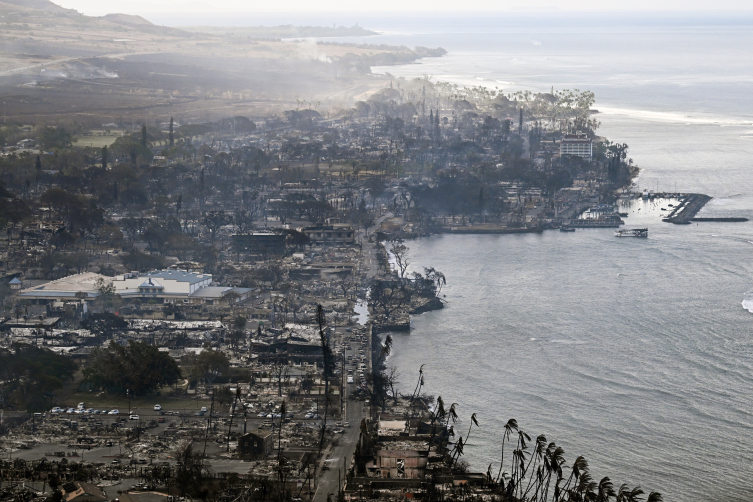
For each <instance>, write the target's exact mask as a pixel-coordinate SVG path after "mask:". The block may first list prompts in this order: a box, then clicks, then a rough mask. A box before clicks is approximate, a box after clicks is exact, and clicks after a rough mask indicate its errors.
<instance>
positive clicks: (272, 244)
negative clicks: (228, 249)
mask: <svg viewBox="0 0 753 502" xmlns="http://www.w3.org/2000/svg"><path fill="white" fill-rule="evenodd" d="M233 247H234V248H235V250H236V251H238V252H247V253H252V254H260V255H283V254H285V234H276V233H272V232H256V233H252V234H246V235H233Z"/></svg>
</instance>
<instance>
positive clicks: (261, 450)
mask: <svg viewBox="0 0 753 502" xmlns="http://www.w3.org/2000/svg"><path fill="white" fill-rule="evenodd" d="M273 444H274V436H273V435H272V433H271V432H270V431H265V430H264V429H259V430H257V431H256V432H249V433H248V434H244V435H243V436H241V437H240V438H239V439H238V453H239V454H240V456H241V458H249V457H256V456H260V455H271V454H272V446H273Z"/></svg>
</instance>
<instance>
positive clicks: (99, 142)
mask: <svg viewBox="0 0 753 502" xmlns="http://www.w3.org/2000/svg"><path fill="white" fill-rule="evenodd" d="M120 136H122V133H121V132H120V131H111V132H110V134H105V133H104V131H92V135H91V136H78V137H77V138H76V141H74V142H73V146H77V147H85V146H89V147H92V148H102V147H103V146H110V145H112V144H113V143H115V140H116V139H118V138H119V137H120Z"/></svg>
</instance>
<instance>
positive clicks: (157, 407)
mask: <svg viewBox="0 0 753 502" xmlns="http://www.w3.org/2000/svg"><path fill="white" fill-rule="evenodd" d="M154 411H162V406H160V405H159V404H155V405H154Z"/></svg>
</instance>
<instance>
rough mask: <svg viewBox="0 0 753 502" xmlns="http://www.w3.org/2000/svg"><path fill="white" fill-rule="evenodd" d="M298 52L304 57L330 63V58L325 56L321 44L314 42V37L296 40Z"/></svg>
mask: <svg viewBox="0 0 753 502" xmlns="http://www.w3.org/2000/svg"><path fill="white" fill-rule="evenodd" d="M298 52H299V53H300V54H301V56H302V57H304V58H306V59H313V60H315V61H320V62H322V63H331V62H332V59H330V58H329V57H327V54H326V52H324V50H323V49H322V47H321V45H318V44H317V43H316V39H313V38H304V39H302V40H299V41H298Z"/></svg>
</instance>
